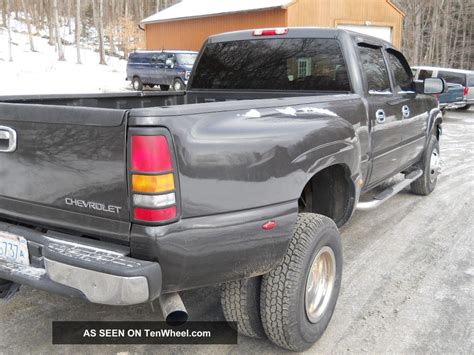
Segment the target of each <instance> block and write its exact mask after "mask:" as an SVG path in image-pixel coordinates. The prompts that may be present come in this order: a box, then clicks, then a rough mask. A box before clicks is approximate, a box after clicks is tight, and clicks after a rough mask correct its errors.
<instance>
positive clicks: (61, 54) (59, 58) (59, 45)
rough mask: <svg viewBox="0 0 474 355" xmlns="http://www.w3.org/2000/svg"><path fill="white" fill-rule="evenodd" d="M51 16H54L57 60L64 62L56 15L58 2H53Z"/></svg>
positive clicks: (55, 0)
mask: <svg viewBox="0 0 474 355" xmlns="http://www.w3.org/2000/svg"><path fill="white" fill-rule="evenodd" d="M53 16H54V33H55V35H56V42H57V46H58V60H60V61H64V60H66V58H65V57H64V49H63V42H62V38H61V33H60V31H59V14H58V0H53Z"/></svg>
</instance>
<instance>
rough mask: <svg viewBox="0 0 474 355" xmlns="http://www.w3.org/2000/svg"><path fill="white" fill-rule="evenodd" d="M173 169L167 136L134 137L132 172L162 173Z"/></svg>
mask: <svg viewBox="0 0 474 355" xmlns="http://www.w3.org/2000/svg"><path fill="white" fill-rule="evenodd" d="M171 169H173V164H172V163H171V155H170V147H169V146H168V141H167V140H166V137H165V136H133V137H132V170H134V171H141V172H150V173H152V172H161V171H168V170H171Z"/></svg>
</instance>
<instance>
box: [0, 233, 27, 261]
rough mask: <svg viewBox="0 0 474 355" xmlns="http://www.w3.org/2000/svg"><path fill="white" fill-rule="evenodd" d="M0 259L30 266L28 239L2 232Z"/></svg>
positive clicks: (0, 236) (0, 235)
mask: <svg viewBox="0 0 474 355" xmlns="http://www.w3.org/2000/svg"><path fill="white" fill-rule="evenodd" d="M0 259H4V260H8V261H11V262H13V263H16V264H22V265H30V258H29V254H28V243H27V241H26V239H25V238H23V237H20V236H19V235H15V234H11V233H7V232H0Z"/></svg>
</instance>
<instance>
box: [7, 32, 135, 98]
mask: <svg viewBox="0 0 474 355" xmlns="http://www.w3.org/2000/svg"><path fill="white" fill-rule="evenodd" d="M20 31H22V32H21V33H20V32H16V31H13V32H12V42H13V45H12V51H13V62H9V56H8V33H7V30H6V29H5V28H1V27H0V75H1V79H2V85H0V95H30V94H74V93H99V92H117V91H128V90H130V89H131V87H130V82H129V81H126V80H125V77H126V65H127V62H126V61H125V60H122V59H118V58H115V57H109V56H107V57H106V61H107V65H100V64H99V54H98V53H97V52H95V51H93V50H91V49H81V59H82V63H83V64H76V47H75V46H73V45H66V46H64V53H65V57H66V61H64V62H60V61H58V54H57V52H56V51H55V47H54V46H50V45H49V44H48V40H47V39H45V38H41V37H39V36H34V45H35V49H36V52H31V51H30V45H29V40H28V34H27V33H25V32H23V28H22V29H20Z"/></svg>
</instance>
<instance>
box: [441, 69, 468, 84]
mask: <svg viewBox="0 0 474 355" xmlns="http://www.w3.org/2000/svg"><path fill="white" fill-rule="evenodd" d="M438 78H442V79H444V80H446V81H447V82H448V83H454V84H461V85H462V86H466V74H462V73H453V72H449V71H439V72H438Z"/></svg>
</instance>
